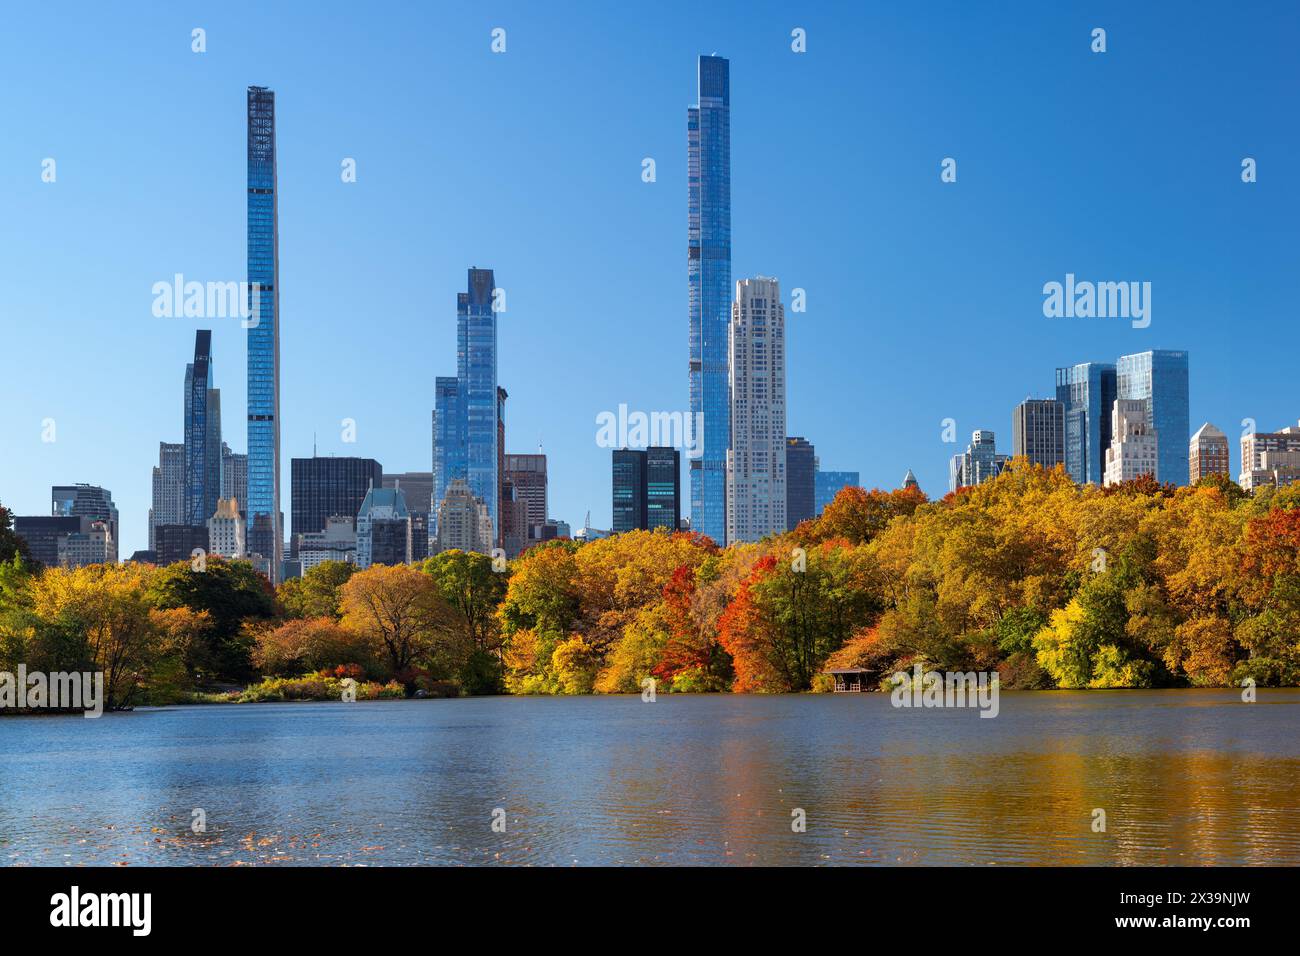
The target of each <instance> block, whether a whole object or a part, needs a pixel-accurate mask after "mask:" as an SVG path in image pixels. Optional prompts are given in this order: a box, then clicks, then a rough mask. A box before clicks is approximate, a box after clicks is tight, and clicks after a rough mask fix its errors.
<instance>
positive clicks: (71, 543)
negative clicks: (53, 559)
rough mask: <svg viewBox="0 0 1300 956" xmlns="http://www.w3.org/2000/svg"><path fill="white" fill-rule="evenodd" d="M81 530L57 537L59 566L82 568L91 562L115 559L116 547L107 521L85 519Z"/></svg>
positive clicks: (106, 561) (107, 561)
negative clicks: (84, 524)
mask: <svg viewBox="0 0 1300 956" xmlns="http://www.w3.org/2000/svg"><path fill="white" fill-rule="evenodd" d="M85 521H86V526H84V527H83V530H79V531H73V532H72V533H70V534H65V535H60V536H59V538H58V543H57V548H58V564H59V567H61V568H84V567H86V566H87V565H91V564H107V563H109V562H112V561H115V560H116V558H115V557H114V555H115V554H116V552H117V547H116V545H115V544H114V542H113V539H112V532H111V531H110V530H109V526H108V522H107V521H92V520H90V519H85Z"/></svg>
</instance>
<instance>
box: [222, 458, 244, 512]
mask: <svg viewBox="0 0 1300 956" xmlns="http://www.w3.org/2000/svg"><path fill="white" fill-rule="evenodd" d="M221 497H223V498H234V499H235V500H236V501H237V502H239V508H240V510H241V511H247V510H248V456H247V455H241V454H239V453H238V452H233V451H231V450H230V446H229V445H227V444H226V443H225V442H222V443H221Z"/></svg>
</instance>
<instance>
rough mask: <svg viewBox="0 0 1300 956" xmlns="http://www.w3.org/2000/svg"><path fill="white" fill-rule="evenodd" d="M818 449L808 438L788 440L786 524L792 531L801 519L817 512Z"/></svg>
mask: <svg viewBox="0 0 1300 956" xmlns="http://www.w3.org/2000/svg"><path fill="white" fill-rule="evenodd" d="M816 474H817V451H816V449H814V448H813V445H812V442H810V441H808V440H807V439H806V438H799V437H797V436H796V437H787V438H786V440H785V528H786V530H787V531H793V530H794V529H795V528H797V527H799V522H801V521H807V520H808V519H809V518H812V517H813V516H814V515H815V514H816V513H817V479H816V477H815V476H816Z"/></svg>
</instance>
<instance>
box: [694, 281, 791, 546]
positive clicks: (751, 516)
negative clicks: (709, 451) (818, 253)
mask: <svg viewBox="0 0 1300 956" xmlns="http://www.w3.org/2000/svg"><path fill="white" fill-rule="evenodd" d="M729 344H730V349H729V355H730V362H731V414H730V419H731V422H730V427H731V447H730V448H729V449H728V450H727V458H726V462H727V470H726V474H727V483H726V513H727V537H726V541H725V543H726V544H732V543H735V542H740V541H758V540H760V539H762V538H764V537H766V536H767V535H769V534H780V533H782V532H784V531H785V530H786V521H785V496H786V486H785V306H784V305H783V304H782V303H781V286H780V284H779V283H778V282H777V280H776V279H769V278H766V277H763V276H759V277H758V278H755V279H741V280H740V281H738V282H737V283H736V300H735V302H734V303H733V304H732V312H731V333H730V339H729ZM704 437H705V445H706V447H707V444H708V423H707V420H706V423H705V429H704ZM706 516H707V513H706ZM721 543H724V542H719V544H721Z"/></svg>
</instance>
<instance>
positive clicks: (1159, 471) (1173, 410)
mask: <svg viewBox="0 0 1300 956" xmlns="http://www.w3.org/2000/svg"><path fill="white" fill-rule="evenodd" d="M1116 369H1117V379H1118V391H1117V396H1116V397H1118V398H1132V399H1142V400H1143V401H1145V402H1146V403H1147V424H1148V425H1149V426H1150V427H1151V428H1153V429H1154V430H1155V433H1156V440H1157V443H1158V444H1157V446H1156V456H1157V465H1156V478H1157V479H1158V480H1159V481H1162V482H1171V483H1173V484H1175V485H1185V484H1187V483H1188V475H1189V467H1188V457H1187V447H1188V442H1189V441H1190V439H1191V434H1192V432H1191V410H1190V408H1189V403H1188V388H1187V353H1186V352H1171V351H1168V350H1165V349H1154V350H1152V351H1149V352H1138V353H1137V354H1135V355H1121V356H1120V358H1119V362H1118V363H1117V365H1116Z"/></svg>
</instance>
